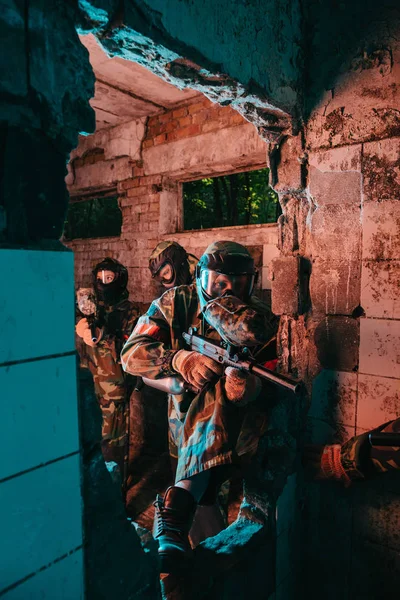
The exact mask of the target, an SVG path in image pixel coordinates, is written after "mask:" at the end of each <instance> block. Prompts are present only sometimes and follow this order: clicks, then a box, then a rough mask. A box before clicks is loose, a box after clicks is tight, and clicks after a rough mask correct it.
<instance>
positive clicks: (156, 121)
mask: <svg viewBox="0 0 400 600" xmlns="http://www.w3.org/2000/svg"><path fill="white" fill-rule="evenodd" d="M156 125H159V117H158V115H157V116H156V117H150V118H149V120H148V121H147V127H155V126H156Z"/></svg>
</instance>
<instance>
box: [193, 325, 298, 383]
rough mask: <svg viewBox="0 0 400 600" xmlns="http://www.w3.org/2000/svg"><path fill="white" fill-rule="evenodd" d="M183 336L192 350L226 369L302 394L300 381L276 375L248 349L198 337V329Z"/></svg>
mask: <svg viewBox="0 0 400 600" xmlns="http://www.w3.org/2000/svg"><path fill="white" fill-rule="evenodd" d="M182 335H183V338H184V340H185V342H186V343H187V344H188V345H189V346H190V349H191V350H193V351H195V352H199V353H200V354H203V356H208V357H209V358H212V359H213V360H215V361H217V362H219V363H221V364H223V365H224V366H225V367H235V368H236V369H242V370H243V371H247V372H249V373H254V375H257V376H258V377H261V378H262V379H265V380H266V381H269V382H271V383H274V384H275V385H279V386H280V387H283V388H285V389H287V390H290V391H291V392H293V393H294V394H298V393H299V392H300V389H301V384H300V382H299V381H295V380H293V379H291V378H290V377H286V376H285V375H280V374H279V373H274V372H273V371H270V370H269V369H266V368H265V367H263V366H262V365H260V364H258V363H257V362H256V361H255V360H254V359H253V358H252V356H251V354H250V352H249V350H248V349H247V348H243V349H238V348H237V347H235V346H230V345H229V344H226V343H223V344H222V345H220V344H219V343H218V342H216V341H214V340H211V339H209V338H206V337H204V336H202V335H198V334H197V331H196V329H195V328H192V327H190V328H189V332H188V333H183V334H182Z"/></svg>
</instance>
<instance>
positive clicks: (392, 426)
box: [303, 418, 400, 487]
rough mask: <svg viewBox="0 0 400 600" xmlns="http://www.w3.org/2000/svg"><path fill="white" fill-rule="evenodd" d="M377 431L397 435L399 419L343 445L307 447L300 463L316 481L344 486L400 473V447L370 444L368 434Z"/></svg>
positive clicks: (399, 429) (399, 426)
mask: <svg viewBox="0 0 400 600" xmlns="http://www.w3.org/2000/svg"><path fill="white" fill-rule="evenodd" d="M377 432H383V433H399V434H400V418H398V419H395V420H394V421H390V422H389V423H385V424H384V425H381V426H380V427H377V428H376V429H373V430H372V431H368V432H366V433H362V434H361V435H357V436H355V437H352V438H351V439H349V440H348V441H347V442H345V443H344V444H343V445H340V444H328V445H326V446H307V447H306V449H305V453H304V459H303V462H304V464H305V466H308V467H310V468H311V469H312V470H313V472H314V475H315V477H316V478H317V479H320V480H321V479H330V480H336V481H340V482H341V483H343V484H344V485H345V486H346V487H347V486H349V485H351V483H352V482H353V481H362V480H365V479H370V478H372V477H374V476H375V475H377V474H379V473H387V472H389V471H393V470H400V447H399V446H378V445H371V443H370V439H369V438H370V434H373V433H377Z"/></svg>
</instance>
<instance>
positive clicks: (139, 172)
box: [133, 167, 144, 177]
mask: <svg viewBox="0 0 400 600" xmlns="http://www.w3.org/2000/svg"><path fill="white" fill-rule="evenodd" d="M133 174H134V176H135V177H143V175H144V169H143V168H139V167H134V169H133Z"/></svg>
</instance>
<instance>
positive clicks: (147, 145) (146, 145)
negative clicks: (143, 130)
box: [142, 140, 154, 148]
mask: <svg viewBox="0 0 400 600" xmlns="http://www.w3.org/2000/svg"><path fill="white" fill-rule="evenodd" d="M153 145H154V142H153V140H144V142H143V144H142V146H143V148H150V146H153Z"/></svg>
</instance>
